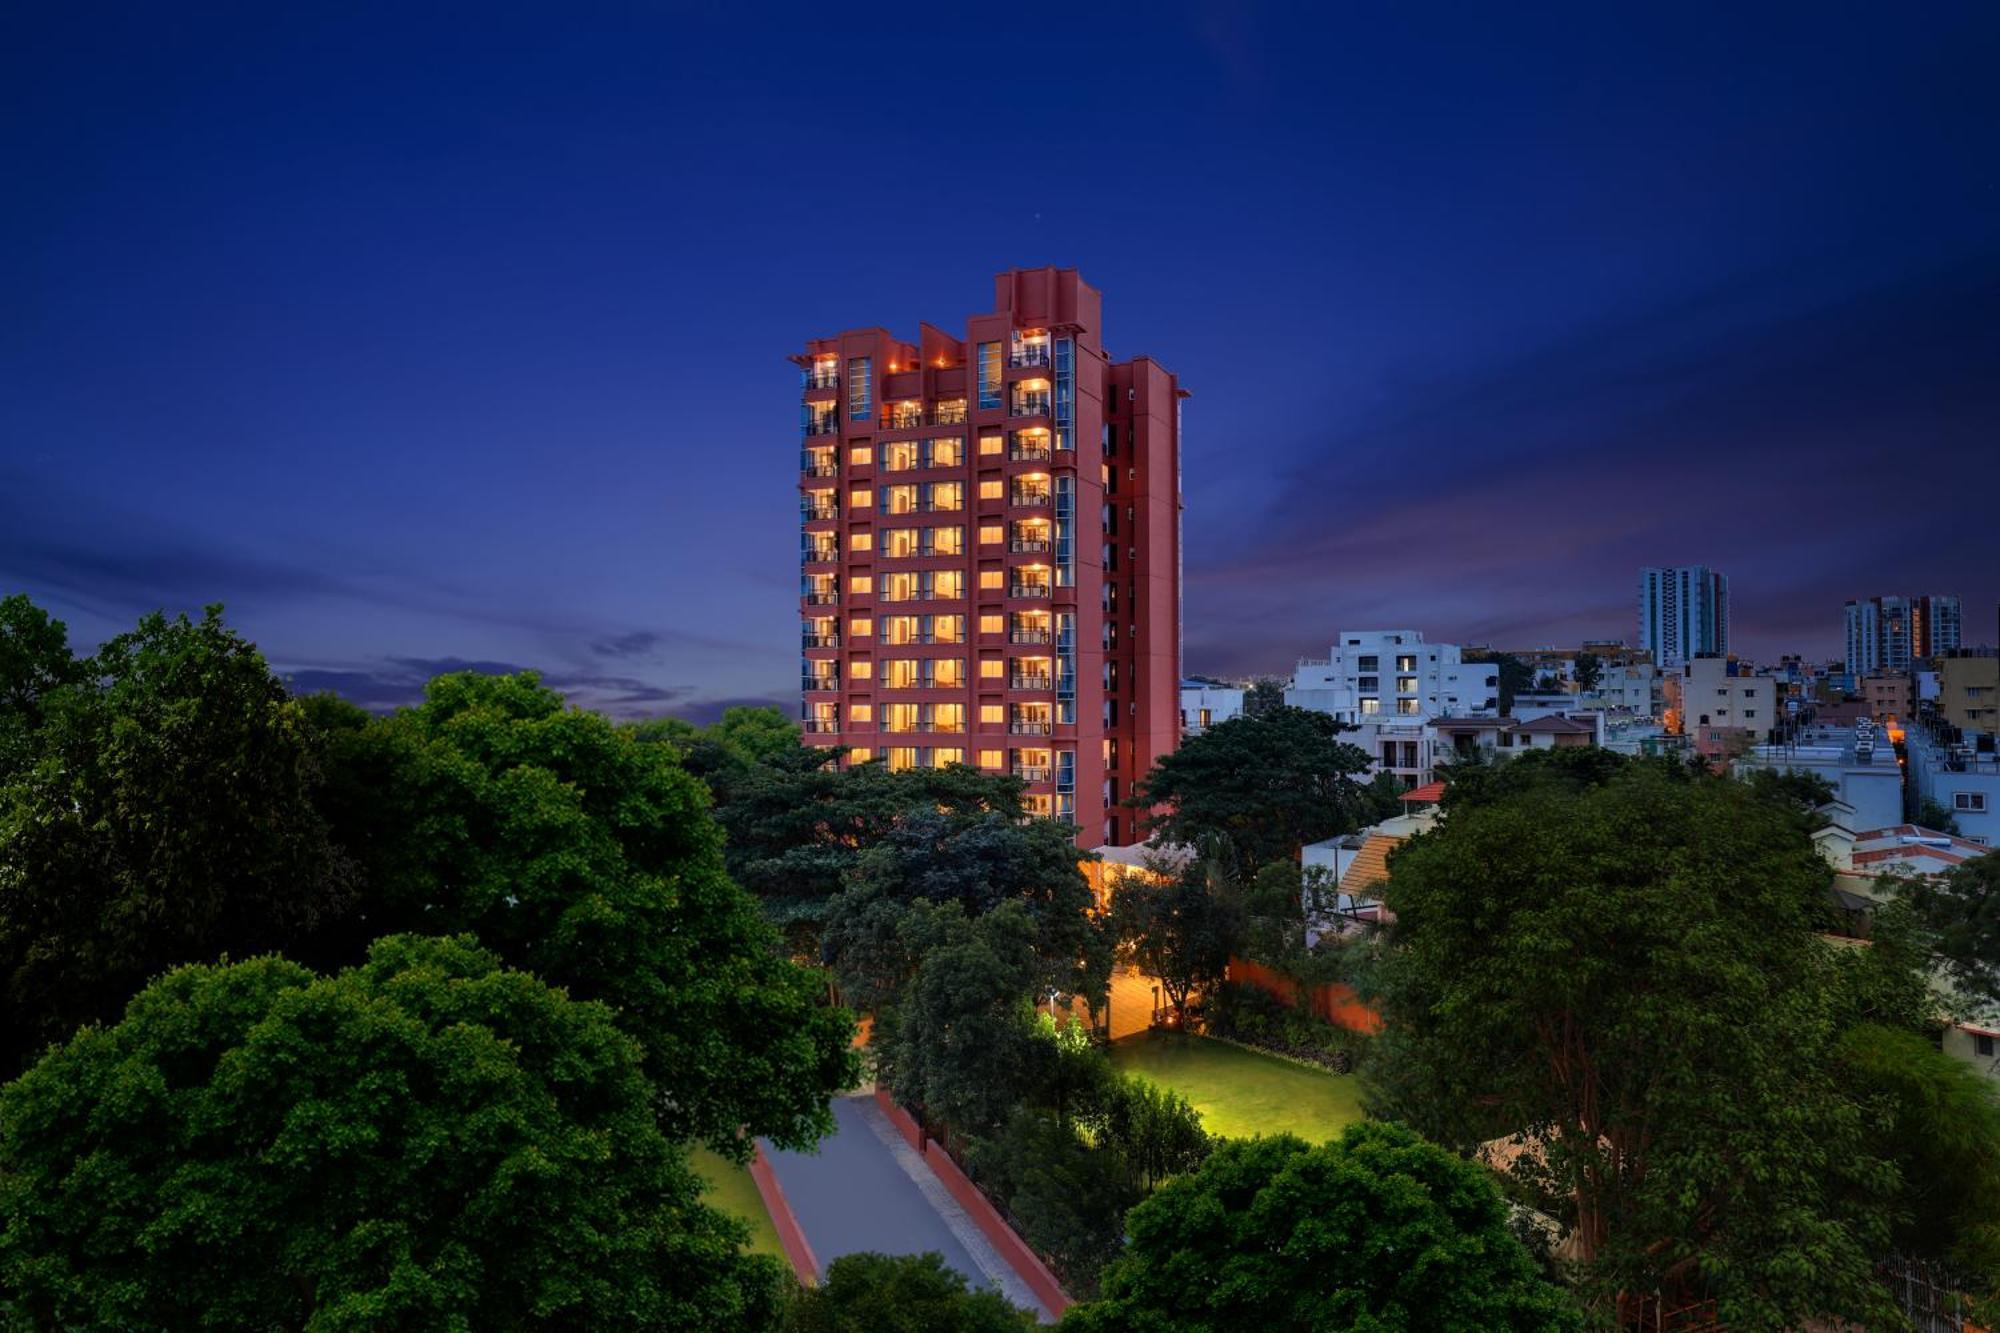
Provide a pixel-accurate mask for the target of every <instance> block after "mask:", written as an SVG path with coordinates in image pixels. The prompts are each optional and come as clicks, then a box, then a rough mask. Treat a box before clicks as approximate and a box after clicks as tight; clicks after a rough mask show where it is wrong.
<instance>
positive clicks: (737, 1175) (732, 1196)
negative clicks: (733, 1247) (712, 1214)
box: [688, 1148, 785, 1263]
mask: <svg viewBox="0 0 2000 1333" xmlns="http://www.w3.org/2000/svg"><path fill="white" fill-rule="evenodd" d="M688 1165H690V1166H692V1167H693V1168H694V1173H695V1174H696V1175H698V1176H700V1177H701V1178H702V1180H703V1181H704V1182H705V1183H706V1185H707V1188H706V1189H705V1190H703V1191H702V1196H701V1197H702V1201H703V1202H704V1203H706V1204H708V1206H709V1207H711V1208H714V1209H716V1210H718V1211H720V1212H725V1213H728V1214H729V1215H730V1216H731V1217H735V1218H740V1219H742V1220H743V1221H745V1222H748V1223H749V1224H750V1248H751V1250H753V1251H754V1252H756V1253H758V1254H768V1255H770V1256H772V1257H773V1258H775V1259H777V1260H778V1261H779V1262H780V1263H782V1262H784V1258H785V1251H784V1247H783V1246H781V1245H779V1244H778V1229H777V1228H776V1227H774V1226H772V1225H771V1215H770V1213H768V1212H766V1211H765V1210H764V1196H763V1195H761V1194H759V1193H757V1182H756V1181H754V1180H752V1179H750V1171H749V1168H748V1167H741V1166H738V1165H736V1164H735V1163H734V1162H731V1161H727V1160H725V1159H724V1158H722V1157H719V1156H717V1155H716V1154H715V1153H713V1152H710V1151H709V1150H708V1149H707V1148H696V1149H695V1150H694V1151H693V1152H691V1153H689V1154H688Z"/></svg>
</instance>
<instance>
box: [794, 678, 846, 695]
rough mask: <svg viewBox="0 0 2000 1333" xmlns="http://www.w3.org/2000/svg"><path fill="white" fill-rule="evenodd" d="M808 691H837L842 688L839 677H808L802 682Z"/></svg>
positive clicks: (802, 685)
mask: <svg viewBox="0 0 2000 1333" xmlns="http://www.w3.org/2000/svg"><path fill="white" fill-rule="evenodd" d="M800 685H801V687H802V688H803V689H806V690H809V691H810V690H837V689H839V688H840V677H838V676H807V677H805V678H804V680H802V681H801V682H800Z"/></svg>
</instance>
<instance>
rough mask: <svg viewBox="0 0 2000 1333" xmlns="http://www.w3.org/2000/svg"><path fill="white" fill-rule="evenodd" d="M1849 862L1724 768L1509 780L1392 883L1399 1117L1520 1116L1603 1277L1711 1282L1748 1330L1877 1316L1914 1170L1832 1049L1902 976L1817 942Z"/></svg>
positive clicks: (1385, 1005)
mask: <svg viewBox="0 0 2000 1333" xmlns="http://www.w3.org/2000/svg"><path fill="white" fill-rule="evenodd" d="M1522 762H1524V761H1518V760H1517V761H1516V764H1517V765H1518V764H1520V763H1522ZM1510 767H1511V766H1510ZM1501 771H1502V772H1503V773H1504V772H1505V770H1504V769H1503V770H1501ZM1586 775H1587V776H1588V779H1589V780H1584V778H1585V776H1586ZM1501 787H1505V788H1506V790H1501V789H1500V788H1501ZM1828 874H1829V872H1828V870H1827V868H1826V866H1825V863H1824V862H1823V861H1821V860H1820V859H1819V858H1818V856H1817V854H1816V853H1815V852H1814V851H1813V849H1812V846H1811V844H1810V842H1809V840H1808V839H1807V838H1806V837H1805V835H1804V833H1803V832H1802V830H1801V827H1800V825H1799V823H1798V821H1797V820H1796V818H1795V816H1794V815H1793V814H1792V813H1791V812H1789V811H1787V810H1786V809H1784V808H1782V807H1781V806H1779V805H1777V804H1774V803H1771V802H1768V801H1765V800H1761V799H1759V798H1758V797H1757V796H1756V795H1755V794H1753V793H1752V792H1751V791H1749V790H1748V789H1747V788H1746V787H1744V786H1743V785H1742V784H1739V783H1736V782H1734V781H1731V780H1728V779H1721V778H1708V777H1696V776H1692V775H1689V774H1685V773H1683V772H1680V771H1677V770H1673V769H1670V768H1668V767H1664V766H1661V765H1655V764H1639V763H1635V764H1629V765H1622V766H1620V765H1608V766H1598V765H1592V764H1588V763H1586V762H1585V761H1583V760H1578V761H1576V762H1574V763H1571V764H1567V765H1563V764H1558V763H1555V762H1553V761H1551V762H1549V763H1548V764H1546V765H1544V766H1542V767H1541V768H1540V769H1539V770H1538V769H1536V768H1526V769H1522V770H1521V771H1519V772H1518V773H1514V774H1510V775H1507V776H1506V777H1505V778H1504V779H1501V780H1500V781H1498V782H1497V783H1496V784H1495V785H1493V786H1490V787H1488V788H1486V789H1484V790H1482V791H1481V792H1480V793H1479V794H1478V799H1476V800H1471V801H1461V803H1460V804H1458V805H1457V806H1455V807H1454V808H1453V809H1452V810H1451V811H1450V813H1449V815H1448V816H1447V818H1446V820H1445V822H1444V824H1443V825H1442V826H1441V827H1440V828H1439V829H1438V830H1436V831H1434V832H1431V833H1427V834H1423V835H1420V836H1418V837H1417V838H1414V839H1412V840H1411V841H1410V842H1409V843H1408V844H1406V845H1405V847H1404V848H1403V849H1402V851H1401V852H1400V853H1399V854H1398V856H1397V858H1396V860H1395V866H1394V874H1393V876H1392V877H1391V879H1390V881H1389V882H1388V884H1387V885H1386V886H1385V888H1384V890H1383V894H1384V898H1385V900H1386V901H1387V903H1388V905H1389V907H1390V908H1391V909H1392V911H1393V913H1394V923H1393V925H1392V926H1391V927H1390V929H1389V935H1388V948H1387V950H1386V952H1385V953H1384V955H1383V957H1382V958H1381V960H1380V963H1379V974H1380V980H1381V986H1382V989H1381V995H1380V1003H1381V1006H1382V1010H1383V1014H1384V1018H1385V1020H1386V1024H1387V1025H1386V1028H1385V1032H1384V1039H1385V1042H1386V1045H1387V1047H1388V1049H1386V1050H1384V1051H1383V1052H1381V1059H1379V1060H1378V1061H1377V1062H1376V1064H1375V1068H1376V1069H1377V1070H1379V1071H1381V1075H1380V1077H1381V1084H1380V1086H1378V1088H1377V1097H1378V1101H1379V1102H1380V1103H1381V1109H1382V1110H1383V1111H1384V1112H1385V1113H1387V1114H1390V1115H1392V1116H1395V1117H1397V1118H1401V1119H1406V1120H1408V1121H1410V1122H1411V1123H1413V1124H1414V1125H1415V1126H1416V1127H1417V1128H1419V1129H1420V1130H1422V1131H1423V1132H1425V1133H1427V1134H1430V1135H1431V1136H1432V1137H1434V1138H1439V1139H1442V1140H1444V1141H1446V1142H1449V1143H1452V1144H1454V1145H1455V1146H1465V1147H1469V1146H1471V1145H1472V1144H1474V1143H1477V1142H1479V1141H1481V1140H1485V1139H1491V1138H1496V1137H1499V1136H1501V1135H1503V1134H1505V1135H1517V1136H1518V1140H1517V1142H1518V1144H1519V1145H1520V1146H1521V1147H1522V1149H1523V1150H1522V1151H1519V1152H1518V1153H1516V1154H1514V1156H1513V1159H1512V1164H1511V1167H1510V1170H1511V1172H1512V1174H1513V1175H1514V1176H1515V1177H1516V1179H1517V1180H1518V1181H1519V1182H1520V1183H1521V1184H1522V1185H1523V1187H1524V1188H1526V1189H1528V1190H1529V1191H1530V1192H1531V1193H1532V1194H1534V1195H1535V1196H1536V1197H1537V1198H1538V1199H1539V1201H1540V1203H1541V1204H1542V1206H1543V1207H1545V1208H1546V1209H1548V1210H1549V1211H1551V1212H1555V1213H1558V1214H1559V1215H1561V1216H1563V1218H1564V1219H1565V1221H1566V1222H1568V1223H1570V1224H1571V1226H1572V1229H1573V1238H1574V1244H1575V1246H1576V1248H1577V1250H1578V1252H1579V1254H1580V1256H1581V1258H1582V1259H1583V1261H1584V1265H1585V1275H1586V1277H1587V1278H1589V1279H1592V1280H1594V1281H1595V1282H1597V1283H1598V1284H1600V1286H1599V1289H1600V1290H1603V1291H1605V1292H1609V1291H1612V1290H1620V1289H1622V1290H1627V1291H1633V1290H1639V1291H1650V1290H1655V1289H1660V1290H1665V1291H1667V1292H1668V1293H1679V1294H1691V1295H1712V1296H1715V1297H1718V1298H1720V1300H1721V1302H1722V1308H1723V1311H1724V1314H1725V1316H1726V1317H1727V1318H1728V1319H1730V1320H1731V1322H1732V1326H1738V1325H1740V1326H1743V1327H1779V1326H1785V1325H1786V1323H1787V1321H1796V1320H1798V1319H1801V1318H1805V1317H1808V1316H1816V1315H1818V1316H1824V1315H1843V1316H1846V1317H1849V1318H1854V1319H1860V1320H1863V1321H1864V1322H1867V1321H1869V1320H1871V1319H1873V1318H1875V1317H1877V1316H1879V1315H1880V1314H1881V1309H1880V1302H1881V1299H1882V1296H1881V1289H1880V1288H1879V1286H1878V1285H1877V1284H1876V1283H1875V1282H1874V1281H1873V1278H1872V1276H1871V1273H1870V1265H1871V1262H1872V1260H1873V1259H1874V1258H1876V1257H1877V1256H1878V1255H1879V1254H1881V1253H1882V1252H1883V1250H1884V1249H1885V1247H1886V1245H1887V1242H1888V1236H1887V1233H1886V1229H1885V1227H1884V1225H1883V1219H1882V1215H1881V1205H1882V1204H1883V1203H1884V1201H1885V1199H1886V1198H1887V1195H1888V1193H1889V1192H1890V1191H1892V1190H1893V1186H1894V1174H1893V1168H1892V1167H1891V1166H1890V1165H1889V1164H1888V1163H1887V1162H1886V1161H1885V1160H1884V1158H1883V1157H1882V1155H1881V1154H1880V1153H1879V1152H1878V1151H1877V1150H1876V1148H1875V1146H1874V1145H1873V1144H1872V1142H1871V1139H1870V1135H1869V1125H1868V1116H1867V1113H1866V1110H1865V1108H1864V1106H1863V1104H1862V1102H1861V1101H1859V1100H1858V1099H1857V1098H1855V1097H1854V1096H1852V1095H1850V1094H1849V1093H1848V1092H1847V1091H1846V1089H1845V1088H1844V1087H1843V1080H1842V1077H1841V1074H1840V1071H1839V1066H1838V1061H1837V1054H1836V1049H1835V1044H1836V1042H1837V1040H1838V1037H1839V1035H1840V1032H1841V1031H1842V1030H1843V1027H1844V1026H1845V1025H1846V1024H1847V1023H1849V1022H1850V1021H1851V1020H1852V1019H1853V1018H1854V1017H1855V1002H1854V997H1856V996H1857V995H1859V994H1861V993H1862V992H1863V991H1867V992H1869V993H1870V994H1872V995H1876V996H1879V995H1880V994H1881V992H1882V988H1881V987H1879V986H1868V987H1863V986H1860V985H1859V984H1857V982H1856V976H1855V975H1850V974H1857V975H1858V973H1859V971H1860V970H1861V968H1862V966H1863V965H1862V964H1860V963H1856V964H1852V965H1850V964H1848V963H1844V962H1843V961H1842V960H1840V959H1837V958H1836V957H1835V956H1834V955H1833V953H1832V951H1831V950H1830V949H1829V948H1828V947H1827V946H1825V945H1824V944H1822V943H1820V942H1819V941H1818V940H1817V939H1816V937H1815V936H1814V934H1813V930H1814V924H1815V922H1816V920H1817V919H1818V913H1819V911H1820V907H1821V904H1822V902H1823V900H1824V895H1825V891H1826V886H1827V878H1828ZM1910 980H1911V979H1910V976H1909V975H1908V974H1907V972H1906V974H1905V976H1904V978H1903V991H1904V993H1905V994H1906V995H1907V994H1908V993H1909V985H1910ZM1893 1007H1894V1008H1896V1009H1897V1010H1898V1012H1900V1013H1902V1014H1905V1015H1907V1014H1908V1013H1910V1012H1911V1006H1910V1005H1909V1003H1908V1002H1907V1000H1906V999H1905V1000H1896V1001H1895V1002H1894V1005H1893Z"/></svg>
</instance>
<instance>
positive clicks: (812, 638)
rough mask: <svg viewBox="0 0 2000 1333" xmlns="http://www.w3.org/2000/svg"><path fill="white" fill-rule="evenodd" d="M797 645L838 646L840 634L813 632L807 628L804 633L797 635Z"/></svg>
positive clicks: (809, 646) (808, 646)
mask: <svg viewBox="0 0 2000 1333" xmlns="http://www.w3.org/2000/svg"><path fill="white" fill-rule="evenodd" d="M799 647H801V648H838V647H840V636H839V635H838V634H814V633H813V632H812V631H811V630H807V631H806V632H805V633H803V634H801V635H799Z"/></svg>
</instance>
